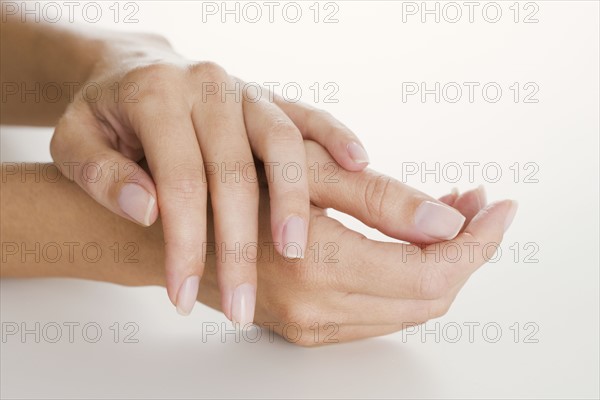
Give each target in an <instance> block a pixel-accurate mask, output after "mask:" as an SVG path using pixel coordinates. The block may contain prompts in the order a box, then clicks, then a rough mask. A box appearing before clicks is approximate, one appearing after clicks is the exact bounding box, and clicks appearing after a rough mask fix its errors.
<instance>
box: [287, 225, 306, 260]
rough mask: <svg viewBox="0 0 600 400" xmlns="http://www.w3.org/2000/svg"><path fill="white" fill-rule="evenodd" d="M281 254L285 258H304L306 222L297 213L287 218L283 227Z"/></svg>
mask: <svg viewBox="0 0 600 400" xmlns="http://www.w3.org/2000/svg"><path fill="white" fill-rule="evenodd" d="M282 236H283V256H284V257H286V258H304V248H305V247H306V224H305V223H304V220H303V219H302V218H300V217H299V216H297V215H293V216H291V217H289V218H288V220H287V222H286V223H285V226H284V227H283V234H282Z"/></svg>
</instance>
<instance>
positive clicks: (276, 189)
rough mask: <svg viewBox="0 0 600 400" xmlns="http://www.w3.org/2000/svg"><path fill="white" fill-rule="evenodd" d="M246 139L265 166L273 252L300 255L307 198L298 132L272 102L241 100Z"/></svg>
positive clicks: (299, 256) (304, 156)
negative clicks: (246, 132)
mask: <svg viewBox="0 0 600 400" xmlns="http://www.w3.org/2000/svg"><path fill="white" fill-rule="evenodd" d="M244 118H245V121H246V128H247V130H248V138H249V140H250V143H251V145H252V148H253V149H254V151H255V153H256V155H257V157H258V158H259V159H260V160H262V161H263V163H264V165H265V174H266V178H267V182H268V185H269V197H270V202H271V232H273V241H274V242H275V247H276V248H277V251H278V252H279V253H280V254H281V255H283V256H284V257H287V258H303V257H304V252H305V249H306V241H307V235H308V229H307V221H308V220H309V209H310V197H309V192H308V177H307V175H308V172H309V171H308V167H307V165H306V154H305V150H304V141H303V140H302V135H301V134H300V131H298V128H296V126H295V125H294V123H293V122H292V121H291V120H290V119H289V118H288V117H287V116H286V115H285V114H284V113H283V112H282V111H281V110H280V109H279V108H278V107H277V106H275V105H274V104H272V103H269V102H268V101H265V100H260V101H257V102H254V103H252V102H246V103H244Z"/></svg>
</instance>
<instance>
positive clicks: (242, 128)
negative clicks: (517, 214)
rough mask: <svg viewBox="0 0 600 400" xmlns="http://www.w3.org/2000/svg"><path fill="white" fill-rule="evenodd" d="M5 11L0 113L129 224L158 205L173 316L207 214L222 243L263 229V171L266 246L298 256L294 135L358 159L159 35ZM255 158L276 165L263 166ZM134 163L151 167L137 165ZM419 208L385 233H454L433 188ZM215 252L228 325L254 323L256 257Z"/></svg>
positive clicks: (338, 126)
mask: <svg viewBox="0 0 600 400" xmlns="http://www.w3.org/2000/svg"><path fill="white" fill-rule="evenodd" d="M3 10H4V8H3ZM5 14H6V15H2V23H1V24H0V29H1V35H0V40H1V46H0V47H1V49H2V57H1V61H0V62H1V65H0V71H1V80H2V92H3V100H2V112H1V115H0V118H1V120H0V122H1V123H4V124H26V125H52V126H56V129H55V133H54V136H53V139H52V143H51V153H52V157H53V159H54V161H55V164H56V166H57V167H58V168H59V169H60V170H61V172H62V173H63V174H64V175H65V176H66V177H67V178H69V179H72V180H73V181H74V182H75V183H76V184H77V185H79V186H80V187H81V188H82V189H83V190H84V191H85V192H86V193H87V194H88V195H90V196H91V197H92V198H93V199H95V200H96V201H97V202H98V203H100V204H101V205H103V206H104V207H106V208H107V209H109V210H110V211H112V212H113V213H115V214H116V215H118V216H120V217H123V218H125V219H128V220H130V221H133V222H136V223H138V224H141V225H144V226H149V225H152V224H153V223H154V222H155V221H156V220H157V218H158V217H159V214H160V220H161V228H162V230H163V234H164V246H165V249H164V250H165V251H164V257H165V261H164V264H165V272H166V274H165V287H166V289H167V293H168V295H169V298H170V300H171V301H172V303H173V304H174V305H175V306H176V307H177V310H178V311H179V312H180V313H181V314H184V315H186V314H189V313H190V311H191V310H192V307H193V306H194V304H195V299H196V297H197V291H198V287H199V281H200V278H201V277H202V276H203V273H204V272H203V271H204V264H205V262H204V261H205V259H206V254H205V250H206V249H204V248H203V247H202V246H198V243H205V242H206V241H207V235H208V233H209V230H208V228H207V227H208V220H209V214H210V218H212V223H213V224H214V229H213V231H214V232H212V231H211V234H212V233H214V235H215V240H216V241H217V242H219V243H224V244H226V248H233V247H235V246H236V245H238V244H239V245H241V246H242V247H243V246H245V245H249V244H252V243H255V242H256V241H257V238H258V237H259V232H261V233H260V235H262V232H264V226H263V224H264V216H261V218H259V217H258V213H259V191H260V190H259V187H258V186H259V185H258V182H257V180H256V175H257V174H262V173H265V174H266V175H267V178H268V180H267V181H268V185H267V186H268V195H269V198H270V211H269V212H270V227H269V229H270V232H271V238H272V242H273V243H274V245H273V246H274V249H275V251H276V252H277V253H278V254H280V255H285V256H286V257H288V258H302V257H304V256H305V253H306V252H309V249H308V245H309V242H308V239H307V238H308V232H309V230H310V229H311V228H310V227H309V226H308V225H309V224H308V223H309V221H312V220H314V217H313V216H312V215H313V214H314V210H313V209H311V202H310V200H311V199H310V188H309V186H310V184H311V183H310V182H309V177H310V176H311V170H310V169H309V165H310V166H312V164H310V163H308V161H309V160H308V156H307V154H306V152H305V148H304V144H303V140H304V139H308V140H313V141H315V142H317V143H319V144H321V145H322V146H323V147H324V148H325V149H326V150H327V151H328V153H329V154H330V155H331V156H332V158H333V159H334V160H335V161H336V162H337V165H339V166H341V167H342V168H343V169H344V170H346V171H354V172H360V171H362V170H364V168H365V167H366V165H367V164H368V156H367V154H366V152H365V150H364V148H363V147H362V145H361V144H360V141H359V139H358V138H357V136H356V135H355V134H354V133H353V132H352V131H351V130H350V129H348V128H347V127H346V126H345V125H343V124H342V123H340V122H339V121H337V120H336V119H335V118H333V117H332V116H331V115H330V114H328V113H326V112H324V111H321V110H317V109H315V108H313V107H310V106H307V105H304V104H301V103H288V102H285V101H284V100H283V99H281V98H279V97H277V96H274V97H272V94H271V93H269V92H268V91H266V90H263V91H262V93H258V92H256V91H255V90H253V89H256V88H255V87H253V86H250V87H246V86H245V83H244V82H243V81H241V80H240V79H238V78H236V77H234V76H231V75H230V74H228V73H227V71H226V70H225V69H224V68H223V67H221V66H219V65H217V64H215V63H214V62H209V61H201V62H199V61H195V60H188V59H185V58H183V57H182V56H181V55H179V54H177V53H176V52H175V51H174V50H173V48H172V47H171V46H170V44H169V43H168V42H167V41H166V40H165V39H164V38H162V37H159V36H156V35H149V34H137V33H136V34H127V35H123V34H122V33H118V34H116V33H113V32H109V31H100V30H94V29H87V30H85V31H83V30H77V29H75V28H74V27H72V26H60V24H44V23H30V22H21V21H20V19H18V18H15V17H14V16H13V15H9V14H10V13H9V12H6V13H5ZM57 88H58V97H57V95H56V89H57ZM244 88H245V89H247V90H244ZM32 92H33V95H32V94H31V93H32ZM240 92H241V95H239V94H240ZM26 93H30V94H26ZM227 93H229V94H227ZM235 93H238V96H236V95H235ZM257 95H258V96H257ZM255 158H256V159H258V160H260V161H262V162H263V163H264V165H265V166H275V167H274V168H271V167H265V168H264V171H261V169H262V168H259V169H257V168H256V167H255V163H254V159H255ZM142 159H145V160H147V162H148V165H149V171H145V170H143V169H140V168H138V167H137V162H139V161H141V160H142ZM289 165H292V166H297V168H298V171H297V172H296V173H297V174H298V175H297V176H298V177H299V178H298V179H289V177H286V175H285V174H282V166H289ZM90 166H91V167H93V168H91V169H90V168H88V167H90ZM278 166H279V167H278ZM321 167H323V166H321ZM209 170H210V171H209ZM223 171H236V173H233V174H231V173H229V174H222V173H221V172H223ZM325 174H327V172H325ZM240 176H241V179H240ZM132 177H134V179H132ZM286 178H287V179H286ZM385 183H386V181H385V180H378V181H375V182H374V183H373V185H374V186H373V187H372V188H371V189H370V190H372V191H373V192H374V193H375V194H377V193H379V191H382V190H383V191H385V190H387V187H386V186H385ZM209 193H210V200H211V201H212V209H211V210H209V209H208V208H209V207H208V195H209ZM340 201H346V202H347V201H354V199H352V200H348V199H346V200H340ZM421 203H427V204H425V206H423V207H422V208H421V211H420V213H418V214H414V211H415V209H414V208H409V209H408V210H407V211H408V213H409V215H411V216H413V214H414V218H412V217H411V218H406V219H405V220H403V221H397V224H400V223H401V222H402V224H401V225H397V226H393V227H390V229H389V231H384V233H388V234H394V233H403V234H406V235H407V239H408V240H412V241H418V242H420V243H434V242H438V241H440V240H449V239H453V238H454V237H455V236H456V234H457V233H458V232H459V230H460V228H461V226H462V225H463V223H464V216H462V215H460V213H458V212H456V210H454V209H453V208H451V207H446V206H445V205H444V204H443V203H442V202H439V201H437V200H435V199H432V198H430V197H426V196H423V197H421ZM421 203H419V204H421ZM346 205H347V206H348V204H346ZM417 206H418V204H416V205H414V207H417ZM360 212H361V213H365V212H367V213H371V212H372V210H369V209H367V210H363V211H360ZM383 219H385V218H383ZM261 237H263V236H261ZM221 249H222V247H217V250H216V251H217V254H218V256H217V258H216V260H217V261H216V265H215V267H216V269H217V271H218V274H217V281H218V286H219V288H220V293H221V296H222V298H221V304H222V310H223V312H224V313H225V315H226V316H227V317H228V318H229V319H231V320H233V321H236V322H239V323H242V324H244V323H248V322H251V321H253V315H254V305H255V297H256V285H257V271H256V262H255V260H254V259H253V258H247V259H246V258H242V259H240V260H232V259H231V258H228V257H222V256H221V254H220V252H221Z"/></svg>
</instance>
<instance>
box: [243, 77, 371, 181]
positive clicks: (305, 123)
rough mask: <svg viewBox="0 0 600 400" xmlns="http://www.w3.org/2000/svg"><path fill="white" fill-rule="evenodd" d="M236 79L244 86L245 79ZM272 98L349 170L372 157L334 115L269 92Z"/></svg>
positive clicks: (304, 133)
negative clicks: (291, 101)
mask: <svg viewBox="0 0 600 400" xmlns="http://www.w3.org/2000/svg"><path fill="white" fill-rule="evenodd" d="M236 79H237V80H238V81H239V82H240V83H241V84H242V85H245V82H244V81H242V80H240V79H238V78H236ZM244 87H246V86H244ZM262 90H265V89H262ZM266 91H267V92H269V91H268V90H266ZM245 97H246V98H248V97H249V98H250V100H251V101H253V100H254V101H255V100H256V99H258V98H264V97H265V96H261V95H260V94H258V95H257V96H245ZM269 98H270V99H271V98H272V99H273V101H274V104H276V105H277V107H279V108H280V109H281V110H282V111H283V112H284V113H285V114H286V115H287V116H288V117H289V118H290V120H292V122H293V123H294V124H295V125H296V126H297V127H298V129H299V130H300V132H301V133H302V136H303V137H304V139H308V140H314V141H316V142H318V143H320V144H321V145H323V146H324V147H325V148H326V149H327V151H329V153H330V154H331V155H332V156H333V158H334V159H335V160H336V161H337V162H338V164H339V165H341V166H342V167H343V168H345V169H346V170H348V171H361V170H363V169H364V168H365V167H366V166H367V165H368V164H369V156H368V154H367V152H366V150H365V148H364V146H363V145H362V144H361V142H360V140H359V139H358V137H357V136H356V135H355V134H354V132H352V131H351V130H350V129H349V128H348V127H347V126H345V125H344V124H342V123H341V122H340V121H338V120H337V119H335V118H334V117H333V116H332V115H331V114H329V113H327V112H325V111H323V110H319V109H316V108H314V107H311V106H309V105H307V104H304V103H300V102H296V103H290V102H288V101H286V100H285V99H284V98H283V97H281V96H279V95H277V94H276V93H271V92H269Z"/></svg>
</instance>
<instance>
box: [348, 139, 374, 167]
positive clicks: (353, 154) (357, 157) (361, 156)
mask: <svg viewBox="0 0 600 400" xmlns="http://www.w3.org/2000/svg"><path fill="white" fill-rule="evenodd" d="M346 149H347V150H348V154H349V155H350V158H351V159H352V161H354V162H355V163H357V164H364V163H368V162H369V156H368V154H367V152H366V151H365V149H364V148H363V147H362V146H361V145H360V144H358V143H355V142H352V143H350V144H348V146H346Z"/></svg>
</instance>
